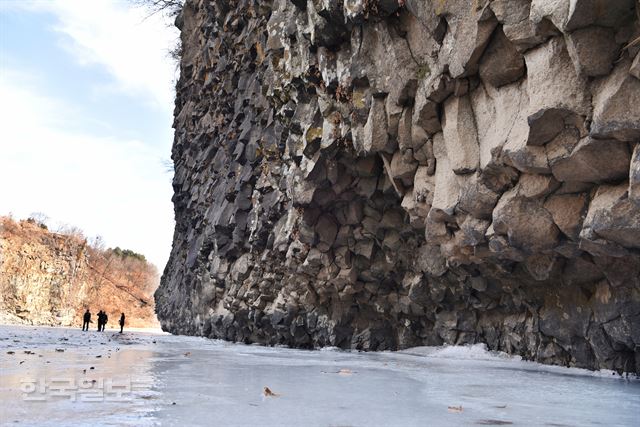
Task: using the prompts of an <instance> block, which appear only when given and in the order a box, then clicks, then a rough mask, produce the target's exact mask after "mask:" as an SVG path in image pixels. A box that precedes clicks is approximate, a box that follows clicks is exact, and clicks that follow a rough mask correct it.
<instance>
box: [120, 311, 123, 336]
mask: <svg viewBox="0 0 640 427" xmlns="http://www.w3.org/2000/svg"><path fill="white" fill-rule="evenodd" d="M123 328H124V313H122V315H121V316H120V333H122V329H123Z"/></svg>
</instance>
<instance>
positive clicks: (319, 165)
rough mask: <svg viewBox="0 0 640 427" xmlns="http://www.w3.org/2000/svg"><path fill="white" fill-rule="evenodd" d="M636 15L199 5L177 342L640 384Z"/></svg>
mask: <svg viewBox="0 0 640 427" xmlns="http://www.w3.org/2000/svg"><path fill="white" fill-rule="evenodd" d="M639 8H640V6H639V3H638V2H637V1H636V0H620V1H605V0H588V1H587V0H584V1H583V0H476V1H470V0H433V1H429V0H344V1H342V0H274V1H263V0H238V1H229V0H219V1H204V0H187V1H186V3H185V6H184V7H183V9H182V12H181V14H180V15H179V16H178V19H177V20H176V23H177V25H178V27H179V28H180V29H181V34H182V36H181V37H182V38H181V39H182V59H181V66H180V69H181V76H180V81H179V83H178V85H177V99H176V108H175V122H174V126H175V130H176V132H175V141H174V145H173V155H172V157H173V160H174V163H175V178H174V184H173V185H174V190H175V195H174V197H173V201H174V204H175V212H176V230H175V237H174V243H173V251H172V253H171V258H170V261H169V263H168V265H167V267H166V270H165V271H164V275H163V277H162V281H161V285H160V288H159V289H158V291H157V293H156V305H157V312H158V316H159V318H160V321H161V323H162V326H163V327H164V328H165V329H166V330H168V331H171V332H174V333H186V334H198V335H205V336H210V337H217V338H224V339H228V340H236V341H245V342H258V343H263V344H288V345H292V346H297V347H308V348H313V347H320V346H327V345H332V346H339V347H344V348H358V349H366V350H383V349H397V348H403V347H408V346H416V345H440V344H467V343H476V342H484V343H486V344H487V345H488V347H489V348H490V349H494V350H503V351H506V352H508V353H512V354H519V355H521V356H523V357H524V358H527V359H534V360H537V361H540V362H544V363H555V364H562V365H568V366H579V367H587V368H611V369H617V370H619V371H631V372H633V371H635V372H640V144H639V141H640V54H639V50H640V24H639V18H638V16H639Z"/></svg>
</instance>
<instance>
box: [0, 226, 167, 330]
mask: <svg viewBox="0 0 640 427" xmlns="http://www.w3.org/2000/svg"><path fill="white" fill-rule="evenodd" d="M157 280H158V273H157V269H156V268H155V267H154V266H152V265H151V264H149V263H147V262H146V261H143V260H140V259H138V258H132V257H122V256H121V255H119V254H118V253H117V251H112V250H109V249H107V250H101V249H97V248H95V247H91V246H90V245H88V244H87V240H86V239H85V238H84V237H82V236H79V235H77V234H61V233H52V232H49V231H47V230H46V229H44V228H43V227H41V226H39V225H38V224H36V223H35V222H33V221H20V222H15V221H13V220H12V219H10V218H7V217H0V322H1V323H21V324H32V325H52V326H58V325H61V326H77V327H80V326H81V325H82V315H83V314H84V312H85V310H86V309H87V308H89V309H90V311H91V313H92V321H93V324H92V325H91V328H95V327H96V326H97V323H96V322H97V320H96V313H97V312H98V311H99V310H103V311H105V312H106V313H107V315H108V316H109V320H108V322H107V327H113V328H116V327H118V326H117V324H118V319H119V317H120V313H121V312H124V313H125V314H126V316H127V320H126V326H127V327H129V326H131V327H157V326H158V321H157V319H156V317H155V314H154V304H153V299H152V298H151V296H152V294H153V291H154V288H155V287H156V285H157Z"/></svg>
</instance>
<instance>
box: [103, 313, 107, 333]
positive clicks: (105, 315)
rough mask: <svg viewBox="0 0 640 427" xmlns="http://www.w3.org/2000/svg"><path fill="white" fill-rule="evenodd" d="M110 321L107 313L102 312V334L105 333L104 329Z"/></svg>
mask: <svg viewBox="0 0 640 427" xmlns="http://www.w3.org/2000/svg"><path fill="white" fill-rule="evenodd" d="M108 320H109V316H107V312H106V311H103V312H102V332H104V327H105V326H107V321H108Z"/></svg>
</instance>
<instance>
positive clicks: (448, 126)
mask: <svg viewBox="0 0 640 427" xmlns="http://www.w3.org/2000/svg"><path fill="white" fill-rule="evenodd" d="M444 115H445V120H444V123H443V134H444V142H445V145H446V150H447V157H448V160H449V165H450V167H451V169H452V170H453V171H454V173H456V174H466V173H470V172H473V171H475V170H476V169H477V168H478V164H479V161H480V151H479V147H478V133H477V130H476V123H475V119H474V117H473V110H472V109H471V102H470V101H469V97H468V96H463V97H452V98H449V99H448V100H447V101H446V102H445V105H444Z"/></svg>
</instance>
